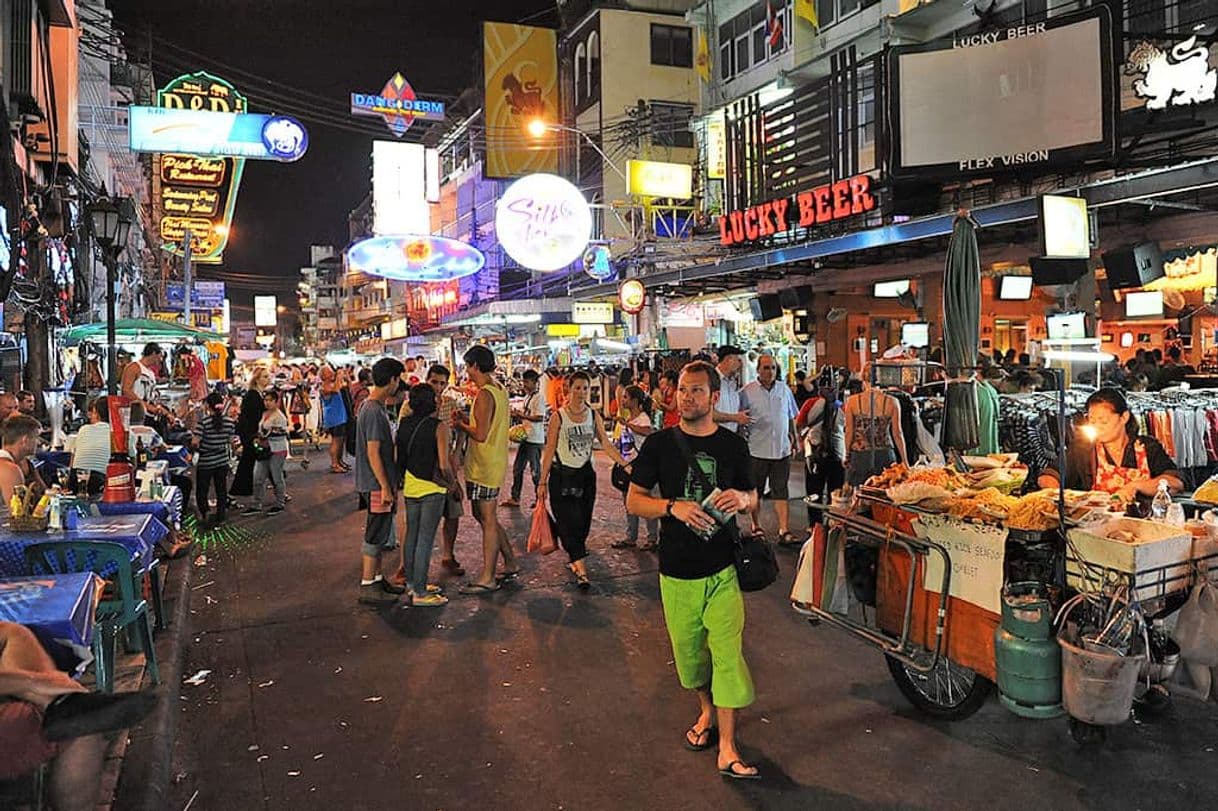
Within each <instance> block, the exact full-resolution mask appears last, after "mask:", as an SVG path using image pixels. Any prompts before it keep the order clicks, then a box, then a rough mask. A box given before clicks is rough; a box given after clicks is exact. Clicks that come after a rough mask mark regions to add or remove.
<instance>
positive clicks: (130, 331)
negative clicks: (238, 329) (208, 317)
mask: <svg viewBox="0 0 1218 811" xmlns="http://www.w3.org/2000/svg"><path fill="white" fill-rule="evenodd" d="M114 337H115V339H116V340H118V341H120V342H123V343H133V342H134V343H138V342H140V341H220V340H223V339H224V337H223V336H222V335H219V334H217V333H215V332H209V331H207V330H205V329H195V328H194V327H188V326H185V325H184V324H178V323H175V322H173V321H157V320H156V319H153V318H120V319H118V320H117V321H115V322H114ZM59 340H61V341H63V342H64V343H66V344H75V343H80V342H81V341H102V342H104V341H105V340H106V322H105V321H99V322H97V323H94V324H81V325H79V326H75V327H68V328H67V329H65V330H64V331H63V332H61V333H59Z"/></svg>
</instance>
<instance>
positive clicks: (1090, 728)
mask: <svg viewBox="0 0 1218 811" xmlns="http://www.w3.org/2000/svg"><path fill="white" fill-rule="evenodd" d="M1070 737H1071V738H1074V742H1075V743H1077V744H1079V745H1080V746H1098V745H1099V744H1102V743H1103V742H1104V741H1105V740H1107V739H1108V730H1107V729H1106V728H1105V727H1101V726H1096V725H1095V724H1088V723H1087V722H1086V721H1080V720H1078V719H1077V718H1071V719H1070Z"/></svg>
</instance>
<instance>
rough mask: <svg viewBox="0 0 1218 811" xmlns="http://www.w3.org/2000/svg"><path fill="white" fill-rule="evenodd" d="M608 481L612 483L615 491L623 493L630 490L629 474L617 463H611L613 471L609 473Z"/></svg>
mask: <svg viewBox="0 0 1218 811" xmlns="http://www.w3.org/2000/svg"><path fill="white" fill-rule="evenodd" d="M609 481H610V482H612V483H613V487H614V488H615V489H617V490H620V491H622V492H623V493H625V492H626V491H628V490H629V489H630V474H629V473H627V472H626V468H624V467H622V466H621V465H619V464H618V463H617V462H614V463H613V469H612V470H610V471H609Z"/></svg>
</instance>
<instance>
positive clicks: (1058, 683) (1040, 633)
mask: <svg viewBox="0 0 1218 811" xmlns="http://www.w3.org/2000/svg"><path fill="white" fill-rule="evenodd" d="M994 659H995V662H996V664H997V669H998V692H999V698H1000V699H1001V701H1002V703H1003V704H1004V705H1005V706H1006V708H1007V709H1008V710H1010V711H1011V712H1013V713H1015V714H1016V715H1019V716H1023V717H1024V718H1056V717H1057V716H1059V715H1061V714H1062V712H1063V710H1062V703H1061V702H1062V654H1061V648H1060V647H1059V646H1058V644H1057V640H1056V639H1054V637H1053V611H1052V608H1051V607H1050V605H1049V599H1048V597H1047V596H1046V590H1045V586H1044V584H1043V583H1011V584H1009V585H1008V586H1007V587H1006V588H1005V589H1003V591H1002V624H1001V625H1000V626H999V627H998V629H997V630H996V631H995V632H994Z"/></svg>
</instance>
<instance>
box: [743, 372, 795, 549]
mask: <svg viewBox="0 0 1218 811" xmlns="http://www.w3.org/2000/svg"><path fill="white" fill-rule="evenodd" d="M740 405H741V407H742V409H743V410H744V411H747V412H748V415H749V419H750V421H751V425H750V427H749V436H748V441H749V456H751V457H752V459H753V483H754V484H755V485H756V487H757V492H758V493H761V492H764V489H765V486H766V482H767V481H768V482H769V484H770V496H771V497H772V498H773V500H774V511H775V512H776V513H778V543H779V544H781V545H790V544H796V543H798V541H797V540H795V538H794V537H793V536H792V535H791V529H790V527H791V505H790V504H788V503H787V499H788V498H789V497H790V493H789V491H788V487H787V485H788V483H789V480H790V477H791V459H792V456H793V455H794V454H797V453H798V452H799V443H798V442H797V441H796V433H795V417H796V415H797V414H798V413H799V412H798V409H796V408H795V395H793V394H792V393H791V389H790V387H789V386H787V385H786V384H785V383H783V382H782V381H780V380H778V361H777V360H775V359H774V356H773V355H762V356H761V357H760V358H758V359H757V379H756V380H754V381H753V382H752V383H749V384H748V385H747V386H745V387H744V389H743V390H742V391H741V392H740ZM760 501H761V500H760V499H758V503H757V504H756V505H755V506H754V507H753V511H752V513H751V514H750V515H751V518H752V521H753V534H754V535H759V534H763V530H762V529H761V521H760V517H761V516H760V513H761V504H760Z"/></svg>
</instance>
